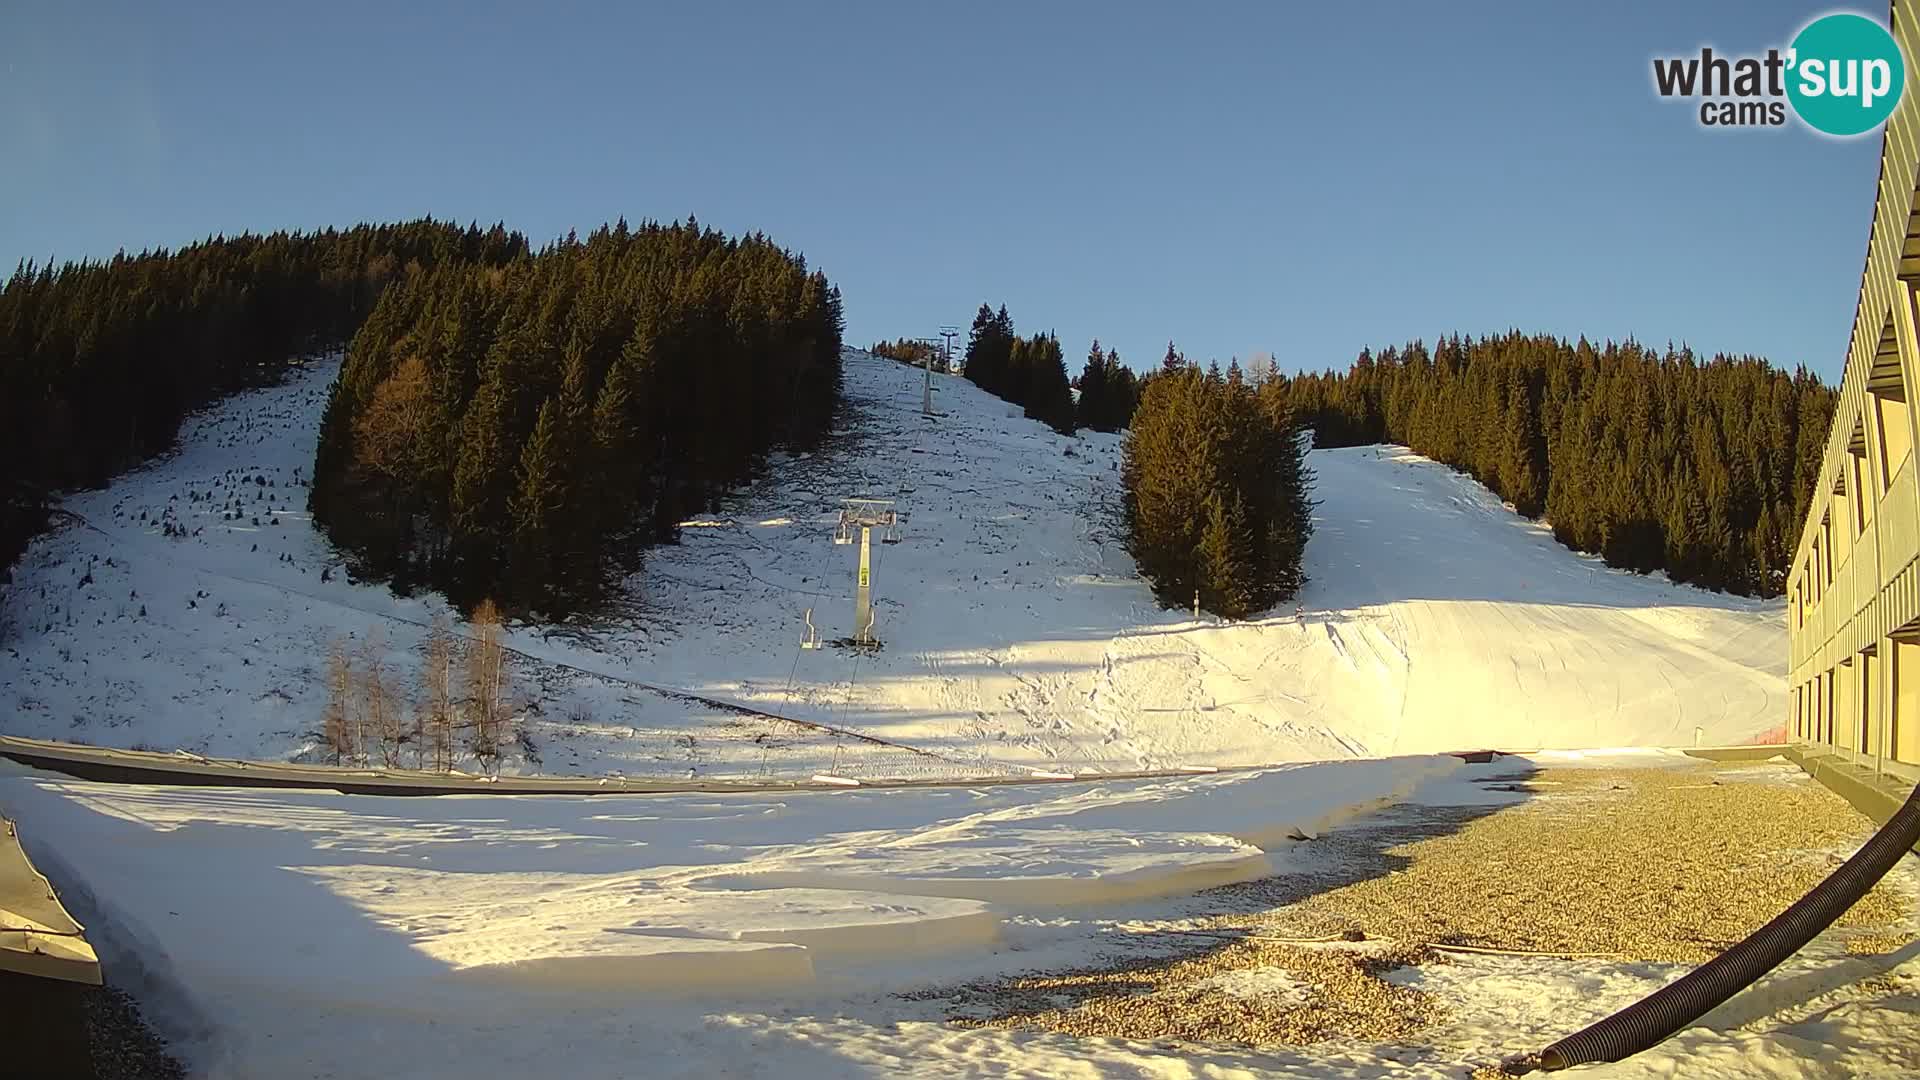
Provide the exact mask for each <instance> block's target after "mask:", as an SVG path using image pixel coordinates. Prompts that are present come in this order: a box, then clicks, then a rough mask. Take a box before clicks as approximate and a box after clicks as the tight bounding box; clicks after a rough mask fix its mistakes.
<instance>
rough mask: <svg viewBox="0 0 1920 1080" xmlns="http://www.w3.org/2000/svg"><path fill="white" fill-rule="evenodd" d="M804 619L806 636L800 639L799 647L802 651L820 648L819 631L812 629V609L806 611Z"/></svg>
mask: <svg viewBox="0 0 1920 1080" xmlns="http://www.w3.org/2000/svg"><path fill="white" fill-rule="evenodd" d="M804 618H805V619H806V621H807V632H806V635H805V636H803V637H802V638H801V639H800V647H801V648H803V649H817V648H819V647H820V631H818V630H816V629H814V627H813V609H812V608H808V609H807V613H806V615H805V616H804Z"/></svg>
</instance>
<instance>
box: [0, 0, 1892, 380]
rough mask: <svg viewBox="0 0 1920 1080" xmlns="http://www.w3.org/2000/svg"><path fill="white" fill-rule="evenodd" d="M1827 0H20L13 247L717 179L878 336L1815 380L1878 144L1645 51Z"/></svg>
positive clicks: (3, 232) (629, 194)
mask: <svg viewBox="0 0 1920 1080" xmlns="http://www.w3.org/2000/svg"><path fill="white" fill-rule="evenodd" d="M1193 7H1198V8H1200V10H1189V8H1193ZM82 8H92V9H94V10H90V11H88V10H79V9H82ZM1828 9H1829V8H1828V6H1827V5H1822V4H1769V3H1724V4H1704V3H1703V4H1686V5H1665V4H1646V5H1638V6H1632V7H1629V6H1627V5H1563V4H1538V3H1501V4H1494V3H1465V4H1446V5H1442V4H1411V3H1409V4H1401V3H1387V4H1367V5H1359V4H1325V5H1321V6H1319V7H1317V8H1306V7H1302V6H1297V5H1290V4H1271V3H1260V4H1215V5H1171V4H1139V5H1135V4H1130V3H1105V4H1092V3H1064V2H1063V3H1046V4H1011V3H1006V4H1002V3H985V4H970V5H961V4H943V5H931V4H916V3H901V2H898V0H892V2H887V3H873V4H864V3H863V4H855V3H833V4H820V5H796V4H786V3H767V4H734V3H724V2H715V3H706V4H702V3H686V4H674V5H664V6H657V5H651V4H609V5H606V6H604V7H584V6H582V7H575V6H573V5H568V4H564V3H561V4H553V5H545V4H541V5H535V4H497V5H495V4H472V5H469V4H434V5H428V4H408V3H391V2H389V3H381V4H363V3H358V2H330V3H327V4H309V5H297V6H296V5H281V4H271V3H268V4H258V3H245V4H225V3H196V4H184V5H173V4H133V5H126V6H123V7H117V8H116V7H112V6H109V5H98V6H95V5H75V4H61V3H42V2H38V0H24V2H23V3H16V4H10V5H8V6H7V9H6V10H5V11H4V12H0V147H4V148H5V150H6V152H5V155H4V158H5V161H4V163H3V164H0V260H4V264H5V265H6V266H7V267H11V266H12V265H13V263H14V262H15V260H17V259H19V258H23V257H28V258H37V259H45V258H47V257H48V256H53V257H56V258H59V259H66V258H73V257H80V256H100V255H107V254H111V253H112V252H113V251H114V250H116V249H118V248H121V247H126V248H128V249H129V250H134V249H138V248H141V247H145V246H154V245H175V244H179V243H182V242H185V241H189V240H192V239H194V238H197V237H201V236H205V235H207V234H209V233H212V232H218V231H228V232H232V231H238V230H242V229H255V230H263V229H273V228H281V227H314V226H321V225H327V224H347V223H351V222H355V221H363V220H391V219H398V218H406V217H414V216H418V215H421V214H428V213H431V214H433V215H435V216H438V217H446V218H453V219H456V220H460V221H466V220H468V219H479V220H480V221H482V222H488V223H490V222H492V221H494V220H504V221H505V222H506V223H507V224H508V225H510V226H513V227H516V228H519V229H522V230H524V231H526V232H527V233H528V234H529V235H530V236H531V237H533V238H534V239H535V240H536V242H538V241H541V240H545V239H550V238H552V237H555V236H558V235H562V234H564V233H565V232H566V231H567V229H569V228H573V227H578V228H580V229H581V230H582V231H584V230H586V229H588V228H591V227H593V226H594V225H597V224H599V223H601V222H603V221H607V220H611V219H612V218H614V217H617V216H619V215H621V214H625V215H626V216H627V217H628V218H629V219H633V220H638V219H640V218H646V217H657V218H663V219H666V218H675V217H682V216H685V215H687V214H696V215H697V216H698V217H699V218H700V219H701V220H702V221H703V222H706V223H708V224H710V225H714V226H717V227H719V228H722V229H725V230H727V231H730V232H737V231H741V230H746V229H762V230H765V231H766V232H768V233H769V234H771V235H772V236H773V237H775V238H776V239H777V240H779V241H780V242H781V243H783V244H786V245H789V246H792V247H795V248H797V249H799V250H801V251H803V252H805V253H806V255H807V256H808V257H809V259H810V260H811V261H812V262H813V263H814V264H815V265H817V266H820V267H822V268H823V269H825V270H826V271H827V273H828V274H829V275H830V276H831V277H832V278H833V279H834V281H835V282H837V283H838V284H839V285H840V286H841V288H842V290H843V291H844V293H845V295H846V300H847V316H848V333H849V338H850V339H851V340H853V341H855V342H858V343H862V344H864V343H866V342H868V341H871V340H873V339H875V338H879V337H889V338H890V337H894V336H896V335H902V334H904V335H911V336H919V335H923V334H931V333H933V332H934V330H935V328H936V327H937V326H938V325H939V324H940V323H942V322H947V323H959V324H962V325H964V324H966V323H967V322H968V321H969V320H970V318H971V316H972V312H973V310H974V309H975V308H976V307H977V306H978V305H979V303H980V302H981V301H982V300H990V301H992V302H994V303H996V304H998V303H1001V302H1005V303H1006V304H1007V305H1008V307H1009V310H1010V311H1011V312H1012V314H1013V316H1014V320H1015V322H1016V324H1017V326H1018V327H1019V328H1020V329H1021V330H1022V331H1023V332H1025V331H1032V330H1038V329H1044V328H1052V329H1055V330H1057V331H1058V332H1059V334H1060V336H1061V338H1062V343H1063V345H1064V346H1065V347H1066V350H1067V352H1068V354H1069V357H1070V358H1071V361H1070V366H1072V367H1073V368H1074V369H1075V370H1076V371H1077V370H1078V365H1079V357H1080V356H1081V355H1083V354H1084V351H1085V348H1086V344H1087V339H1088V338H1090V337H1094V336H1098V337H1099V338H1100V339H1101V340H1102V341H1103V342H1106V343H1110V344H1113V345H1116V346H1117V347H1118V348H1119V349H1120V350H1121V351H1122V353H1123V354H1124V355H1125V356H1126V357H1127V359H1128V360H1129V361H1131V362H1133V363H1135V364H1136V365H1145V364H1150V363H1152V362H1154V361H1155V360H1157V358H1158V356H1159V354H1160V352H1161V351H1162V350H1164V348H1165V345H1166V341H1167V339H1168V338H1173V339H1175V340H1177V341H1178V342H1179V343H1180V345H1181V346H1182V348H1183V349H1184V350H1185V351H1186V352H1187V353H1188V355H1189V356H1192V357H1195V358H1206V357H1217V358H1219V359H1220V360H1222V361H1223V362H1224V361H1225V360H1226V358H1227V357H1229V356H1231V355H1239V356H1241V357H1246V356H1248V355H1250V354H1252V353H1253V352H1255V351H1256V350H1267V351H1271V352H1272V353H1273V354H1274V355H1275V356H1276V357H1277V358H1278V360H1279V362H1280V363H1281V365H1282V366H1283V367H1289V368H1297V367H1309V368H1318V367H1325V366H1328V365H1335V364H1340V365H1344V364H1345V363H1346V362H1347V361H1349V360H1350V359H1351V358H1352V356H1353V354H1354V353H1355V352H1356V351H1357V350H1358V349H1359V348H1360V346H1362V345H1365V344H1373V345H1380V344H1385V343H1389V342H1395V341H1401V340H1404V339H1407V338H1409V337H1414V336H1422V337H1426V338H1428V339H1431V338H1432V337H1434V336H1435V335H1436V334H1439V333H1442V332H1446V331H1450V330H1455V329H1459V330H1463V331H1467V332H1474V333H1477V332H1484V331H1495V330H1501V329H1504V328H1507V327H1510V326H1518V327H1521V328H1523V329H1529V330H1546V331H1552V332H1555V333H1560V334H1565V335H1569V336H1571V335H1576V334H1581V333H1585V334H1588V335H1591V336H1593V337H1595V338H1601V337H1623V336H1627V335H1633V336H1637V337H1639V338H1641V339H1642V340H1647V341H1655V342H1662V343H1664V342H1665V341H1667V340H1668V339H1673V340H1676V341H1678V340H1686V341H1688V342H1691V343H1692V344H1693V345H1694V346H1695V347H1696V348H1697V349H1700V350H1703V351H1714V350H1725V351H1734V352H1752V353H1759V354H1763V355H1766V356H1768V357H1770V358H1772V359H1774V360H1775V361H1776V362H1779V363H1782V364H1785V365H1789V366H1790V365H1792V364H1795V363H1805V364H1807V365H1808V366H1809V367H1811V368H1813V369H1814V370H1816V371H1818V372H1820V373H1821V374H1822V375H1824V376H1825V377H1827V378H1828V379H1829V380H1831V379H1833V378H1835V377H1836V376H1837V375H1838V373H1839V370H1840V365H1841V363H1842V359H1843V353H1844V349H1845V345H1846V339H1847V334H1848V331H1849V328H1850V324H1851V320H1852V317H1853V309H1854V300H1855V296H1856V293H1857V290H1858V285H1859V274H1860V266H1861V262H1862V257H1863V253H1864V250H1865V243H1866V236H1867V228H1868V225H1869V222H1870V219H1871V215H1872V201H1873V190H1874V188H1873V185H1874V181H1875V176H1876V169H1877V163H1878V156H1879V137H1878V136H1877V135H1874V136H1872V137H1869V138H1863V139H1856V140H1852V141H1850V142H1839V141H1832V140H1827V139H1823V138H1821V137H1819V136H1816V135H1814V134H1812V133H1810V132H1808V131H1807V130H1805V129H1804V128H1801V127H1799V126H1797V125H1792V126H1789V127H1788V128H1786V129H1784V130H1781V129H1773V130H1750V131H1742V132H1735V133H1713V132H1708V131H1704V130H1702V129H1701V128H1700V127H1699V126H1698V125H1697V123H1696V120H1695V117H1694V114H1693V110H1692V108H1691V107H1690V106H1688V105H1686V104H1682V103H1674V102H1662V101H1659V100H1657V99H1656V98H1655V96H1654V94H1653V91H1652V89H1651V78H1650V75H1649V62H1650V59H1651V57H1652V56H1654V55H1656V54H1660V55H1669V54H1671V55H1684V54H1686V53H1689V52H1697V51H1698V49H1699V47H1700V46H1701V45H1702V44H1712V45H1714V46H1715V47H1716V49H1721V50H1726V51H1753V52H1757V51H1760V50H1763V49H1764V48H1766V47H1767V46H1769V45H1784V44H1785V43H1786V42H1787V41H1788V40H1789V39H1790V38H1791V36H1792V33H1793V32H1794V30H1796V29H1797V28H1798V27H1799V26H1801V25H1802V24H1804V23H1805V22H1806V21H1807V20H1808V18H1810V17H1811V16H1812V15H1814V14H1817V13H1820V12H1823V11H1825V10H1828ZM1865 10H1868V11H1869V12H1870V13H1873V14H1876V15H1880V14H1883V13H1882V12H1881V11H1880V9H1879V8H1878V7H1873V8H1869V9H1865Z"/></svg>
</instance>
